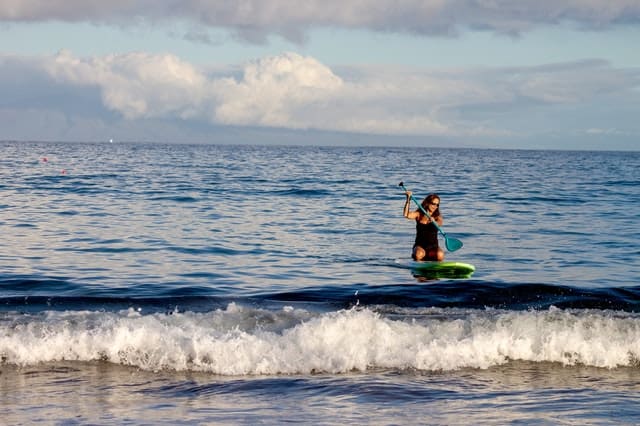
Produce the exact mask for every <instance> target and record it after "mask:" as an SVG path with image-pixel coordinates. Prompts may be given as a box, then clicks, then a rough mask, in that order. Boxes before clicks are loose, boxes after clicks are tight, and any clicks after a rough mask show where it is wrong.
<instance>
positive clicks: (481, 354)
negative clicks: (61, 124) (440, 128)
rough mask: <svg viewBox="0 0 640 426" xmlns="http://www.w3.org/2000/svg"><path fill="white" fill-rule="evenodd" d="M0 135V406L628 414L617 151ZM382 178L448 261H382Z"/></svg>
mask: <svg viewBox="0 0 640 426" xmlns="http://www.w3.org/2000/svg"><path fill="white" fill-rule="evenodd" d="M0 149H1V150H2V156H1V158H0V226H1V229H2V238H1V239H0V357H1V364H0V393H1V396H2V398H1V399H0V400H1V402H0V418H2V419H3V421H4V422H5V423H7V424H21V423H22V424H28V423H33V422H36V421H41V422H44V423H65V422H71V423H73V422H76V423H80V424H84V423H100V424H104V423H114V424H122V423H135V424H138V423H148V424H161V423H164V424H176V423H246V424H253V423H259V422H268V423H276V422H283V421H300V422H307V423H313V424H337V423H347V422H350V423H375V424H390V423H394V424H397V423H429V424H469V423H470V422H473V423H484V424H491V423H492V424H503V423H521V422H533V423H539V424H547V423H549V424H550V423H553V424H557V423H565V424H588V423H598V424H606V423H610V424H625V423H627V424H634V423H635V422H636V421H637V418H638V416H639V415H640V408H637V407H638V406H639V405H638V402H640V398H639V397H638V396H637V395H638V390H639V389H638V383H640V369H639V365H640V316H639V314H638V312H640V283H639V282H638V276H640V261H639V260H638V259H639V254H640V244H639V243H638V241H639V240H640V226H638V223H640V211H639V209H638V206H639V205H640V189H638V188H640V185H639V184H640V171H639V170H640V153H633V152H631V153H630V152H626V153H619V152H618V153H616V152H562V151H554V152H551V151H499V150H453V149H415V148H414V149H409V148H406V149H405V148H328V147H325V148H321V147H261V146H209V145H202V146H185V145H178V144H176V145H159V144H155V145H153V144H128V145H127V144H54V143H49V144H35V143H1V144H0ZM400 181H404V183H405V185H407V186H408V187H409V188H410V189H412V190H413V191H414V193H415V194H416V196H418V197H421V196H426V195H427V194H428V193H429V192H437V193H438V194H439V195H440V196H441V204H442V207H441V210H442V212H443V215H444V218H445V224H444V226H443V228H444V230H445V232H447V233H448V235H449V236H452V237H455V238H458V239H460V240H462V241H463V242H464V247H463V248H462V249H461V250H459V251H457V252H454V253H447V260H458V261H463V262H467V263H471V264H473V265H475V266H476V272H475V274H474V275H473V276H472V277H471V278H470V279H466V280H451V279H432V278H433V277H416V276H414V275H413V274H412V272H411V271H410V270H409V269H406V268H403V267H402V265H403V264H404V262H405V261H406V260H407V259H408V255H409V253H410V250H411V245H412V241H413V236H414V235H413V233H414V224H413V223H411V222H410V221H407V220H406V219H404V218H403V217H402V206H403V203H404V195H403V194H402V191H401V190H400V188H399V187H398V183H399V182H400Z"/></svg>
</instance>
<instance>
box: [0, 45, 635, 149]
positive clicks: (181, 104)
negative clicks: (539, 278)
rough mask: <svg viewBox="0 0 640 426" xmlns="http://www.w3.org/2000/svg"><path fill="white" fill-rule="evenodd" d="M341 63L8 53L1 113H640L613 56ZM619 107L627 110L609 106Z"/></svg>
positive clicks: (394, 117)
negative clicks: (448, 65) (405, 65)
mask: <svg viewBox="0 0 640 426" xmlns="http://www.w3.org/2000/svg"><path fill="white" fill-rule="evenodd" d="M341 71H342V72H338V71H337V70H332V69H331V68H329V67H328V66H326V65H324V64H322V63H321V62H319V61H318V60H316V59H315V58H313V57H309V56H302V55H299V54H297V53H283V54H280V55H276V56H270V57H264V58H260V59H257V60H255V61H252V62H250V63H247V64H244V65H242V66H240V67H239V68H235V69H231V70H229V69H225V70H220V69H218V70H213V71H212V70H207V69H203V68H201V67H197V66H195V65H192V64H190V63H188V62H185V61H184V60H181V59H180V58H178V57H176V56H174V55H170V54H149V53H135V52H134V53H127V54H119V55H106V56H98V57H91V58H83V57H77V56H74V55H73V54H72V53H71V52H68V51H62V52H60V53H58V54H57V55H54V56H44V57H18V56H6V55H5V56H0V89H2V91H3V94H4V97H3V99H2V100H1V101H0V109H2V111H3V113H2V114H0V115H2V116H3V117H14V118H12V119H11V120H12V121H13V120H15V117H19V116H20V111H23V112H24V113H25V117H27V116H33V112H34V111H42V113H41V114H43V116H44V115H45V111H54V112H55V114H51V115H50V116H51V117H56V120H55V122H56V128H57V129H59V128H61V127H63V126H64V123H65V120H66V122H67V123H79V122H80V119H82V122H83V123H98V122H99V120H100V118H99V116H100V114H102V115H103V116H105V117H107V114H105V112H104V111H108V113H109V114H108V115H109V116H108V117H107V118H104V120H111V121H113V120H114V119H115V118H114V116H115V117H118V116H119V117H122V118H123V119H125V120H126V121H128V122H131V123H133V122H140V121H144V120H155V123H156V124H155V125H156V126H157V121H158V120H164V121H166V122H177V121H179V122H181V123H185V125H189V123H191V125H194V126H202V125H206V126H237V127H253V128H255V127H271V128H283V129H309V130H320V131H338V132H351V133H363V134H378V135H419V136H443V137H453V138H475V137H503V136H506V135H512V136H513V135H517V134H518V133H521V132H522V133H530V132H532V131H539V129H541V128H543V129H546V130H551V129H554V128H557V129H560V128H565V129H566V128H567V123H577V122H579V121H580V119H579V118H575V117H574V115H575V114H578V115H579V114H582V115H583V116H584V117H587V118H588V120H587V119H584V118H583V120H587V123H588V125H586V124H585V125H584V128H583V129H579V128H573V129H571V131H572V132H574V134H575V133H576V132H579V131H582V132H585V131H586V129H595V128H619V129H623V128H624V126H625V124H624V123H628V124H627V126H628V127H629V126H630V127H629V128H628V130H626V131H627V132H628V133H629V134H632V133H633V132H637V130H634V129H636V127H637V124H636V123H637V120H633V121H629V119H628V118H626V117H627V115H630V112H631V111H632V110H633V105H636V106H637V104H638V101H639V98H640V94H639V92H638V91H637V88H638V87H639V86H640V70H637V69H618V68H614V67H612V66H611V65H610V64H608V63H607V62H604V61H597V60H593V61H582V62H574V63H565V64H552V65H545V66H536V67H518V68H480V69H463V70H455V69H450V70H420V69H412V70H409V69H402V68H381V67H360V68H351V69H342V70H341ZM16 83H18V85H17V86H16ZM603 105H609V106H610V108H609V110H608V112H607V115H602V114H600V115H597V113H596V111H598V110H604V109H605V108H604V107H603ZM101 108H102V110H103V112H102V113H101V112H100V109H101ZM614 110H615V111H620V113H616V114H614V113H613V112H609V111H614ZM589 111H594V112H589ZM636 112H637V111H636ZM91 114H93V115H91ZM572 114H573V115H572ZM90 115H91V116H90ZM70 125H72V124H70ZM87 126H88V125H85V126H84V127H83V129H86V128H87ZM634 126H636V127H634ZM14 127H15V126H14ZM76 127H78V125H76ZM105 127H108V126H107V125H106V124H105ZM6 128H9V127H7V126H5V129H6ZM15 128H18V127H15ZM591 133H593V132H591Z"/></svg>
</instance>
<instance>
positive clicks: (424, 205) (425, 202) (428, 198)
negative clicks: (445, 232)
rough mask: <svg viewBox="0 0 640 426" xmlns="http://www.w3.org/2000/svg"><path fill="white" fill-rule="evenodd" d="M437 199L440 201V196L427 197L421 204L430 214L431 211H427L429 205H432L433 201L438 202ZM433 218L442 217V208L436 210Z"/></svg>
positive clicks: (431, 195)
mask: <svg viewBox="0 0 640 426" xmlns="http://www.w3.org/2000/svg"><path fill="white" fill-rule="evenodd" d="M436 199H437V200H438V202H439V201H440V196H439V195H438V194H429V195H427V197H426V198H425V199H424V200H422V203H421V204H422V208H423V209H425V211H427V212H428V211H429V210H427V207H428V206H429V203H431V202H432V201H433V200H436ZM420 213H422V211H420ZM422 214H424V213H422ZM431 216H433V217H434V218H435V217H438V216H440V206H438V208H437V209H435V210H434V212H433V214H432V215H431Z"/></svg>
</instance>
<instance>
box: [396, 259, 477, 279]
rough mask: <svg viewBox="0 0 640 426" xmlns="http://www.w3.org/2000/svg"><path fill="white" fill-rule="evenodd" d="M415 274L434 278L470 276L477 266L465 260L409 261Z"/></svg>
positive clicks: (410, 267)
mask: <svg viewBox="0 0 640 426" xmlns="http://www.w3.org/2000/svg"><path fill="white" fill-rule="evenodd" d="M407 265H408V267H409V269H411V271H412V272H413V273H414V275H418V276H424V277H433V278H469V277H470V276H471V275H472V274H473V273H474V272H475V270H476V268H475V266H473V265H470V264H468V263H463V262H416V261H409V262H407Z"/></svg>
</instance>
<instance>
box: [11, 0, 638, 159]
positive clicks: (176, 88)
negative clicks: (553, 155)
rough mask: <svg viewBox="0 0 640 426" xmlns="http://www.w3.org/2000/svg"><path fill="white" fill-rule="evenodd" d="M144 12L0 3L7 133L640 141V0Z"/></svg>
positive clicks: (584, 143)
mask: <svg viewBox="0 0 640 426" xmlns="http://www.w3.org/2000/svg"><path fill="white" fill-rule="evenodd" d="M134 3H135V4H133V5H131V4H129V3H128V2H125V1H114V2H111V3H110V4H103V3H102V2H97V1H94V0H85V1H82V2H80V1H77V2H76V1H74V0H66V1H62V0H50V1H44V0H15V1H14V0H3V1H0V88H1V89H0V90H2V92H3V93H4V96H3V99H2V100H0V139H4V140H70V141H102V140H108V139H115V140H123V141H162V142H214V143H282V142H284V143H300V144H318V143H320V144H357V145H369V144H371V145H380V144H382V145H419V146H452V147H457V146H471V147H494V148H534V149H536V148H539V149H548V148H566V149H623V150H629V149H631V150H637V149H638V148H639V147H640V120H638V119H637V117H638V116H639V113H640V107H639V105H640V54H639V53H638V48H637V46H639V45H640V0H608V1H604V0H602V1H599V0H590V1H582V0H557V1H547V0H537V1H534V0H521V1H518V2H515V1H500V0H495V1H491V2H489V1H478V0H441V1H429V0H424V1H418V0H404V1H400V2H393V1H390V0H378V1H369V2H362V1H348V0H347V1H342V2H337V1H333V0H324V1H316V0H309V1H308V2H306V3H300V2H295V1H289V0H262V1H258V0H249V1H244V2H237V1H210V2H199V1H195V0H184V1H181V2H176V1H175V0H157V1H154V2H134ZM300 5H304V7H303V6H300Z"/></svg>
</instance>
